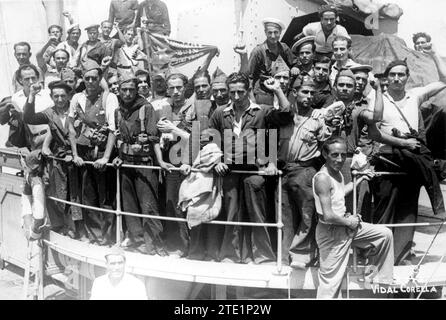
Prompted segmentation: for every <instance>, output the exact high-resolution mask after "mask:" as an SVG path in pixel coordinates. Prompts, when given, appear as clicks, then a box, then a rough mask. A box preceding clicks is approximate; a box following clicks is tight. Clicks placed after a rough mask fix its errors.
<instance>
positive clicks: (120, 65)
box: [116, 64, 132, 69]
mask: <svg viewBox="0 0 446 320" xmlns="http://www.w3.org/2000/svg"><path fill="white" fill-rule="evenodd" d="M116 67H117V68H119V69H131V68H132V67H131V66H123V65H122V64H119V65H117V66H116Z"/></svg>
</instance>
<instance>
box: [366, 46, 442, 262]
mask: <svg viewBox="0 0 446 320" xmlns="http://www.w3.org/2000/svg"><path fill="white" fill-rule="evenodd" d="M424 52H425V53H426V54H428V55H430V56H431V57H432V58H433V60H434V63H435V64H436V66H437V69H438V75H439V79H440V81H436V82H432V83H430V84H428V85H426V86H424V87H418V88H413V89H410V90H407V89H406V83H407V80H408V78H409V66H408V65H407V62H406V61H404V60H395V61H393V62H391V63H390V64H389V65H388V66H387V68H386V70H385V72H384V74H385V75H386V76H387V79H388V81H389V88H388V91H387V92H386V93H385V94H384V95H383V102H384V114H383V119H382V121H381V122H380V123H379V129H380V135H385V136H384V138H385V139H382V141H381V142H382V144H381V145H380V147H379V152H380V154H381V156H382V157H384V158H387V159H388V160H390V161H392V162H394V163H396V164H398V165H399V166H400V167H399V168H395V167H394V166H389V165H388V162H387V163H383V162H379V163H377V166H376V169H377V170H380V171H389V170H390V171H401V170H403V171H405V170H407V171H408V172H409V175H407V176H406V177H400V178H398V179H397V178H396V177H392V176H390V177H382V182H381V183H382V184H386V187H387V189H385V190H387V192H386V194H384V193H380V194H376V195H375V198H376V201H377V203H378V205H379V206H380V208H383V210H381V211H379V212H375V216H376V218H377V219H379V220H380V221H382V222H384V223H388V222H390V223H402V222H404V223H413V222H416V220H417V215H418V196H419V192H420V182H419V181H425V182H424V183H425V184H427V186H426V191H427V192H428V194H429V197H430V200H431V203H432V210H433V212H434V214H441V213H444V210H445V209H444V203H443V198H442V195H441V191H440V189H439V186H438V179H437V178H436V175H435V173H432V164H433V159H432V157H431V154H430V150H428V149H427V147H426V145H425V130H424V123H423V119H422V116H421V114H420V105H421V103H423V102H424V101H426V100H428V99H429V98H430V97H432V96H434V95H436V94H437V93H438V92H440V91H441V90H443V89H444V88H446V68H445V65H444V63H443V62H442V60H441V58H440V57H439V56H438V54H437V53H436V52H435V51H434V49H433V48H430V49H425V50H424ZM372 138H373V139H376V137H372ZM409 159H418V161H421V163H424V161H427V165H426V166H425V167H424V170H423V174H420V172H419V171H418V168H419V164H420V162H418V165H412V166H410V165H409V164H410V163H411V162H410V161H409ZM423 159H424V160H423ZM408 161H409V162H408ZM429 164H430V165H429ZM408 166H409V167H408ZM416 181H418V183H416ZM376 190H384V185H381V187H380V188H377V189H376ZM392 194H393V195H395V194H397V195H398V196H397V197H396V198H395V196H391V195H392ZM393 210H395V211H394V212H395V213H394V215H393V218H392V216H391V215H389V213H390V212H392V211H393ZM413 235H414V228H413V227H404V228H396V230H395V231H394V238H395V257H397V258H396V261H397V262H399V261H401V260H402V259H405V258H406V257H407V255H408V254H409V253H410V249H411V246H412V241H413Z"/></svg>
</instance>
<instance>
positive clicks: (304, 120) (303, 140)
mask: <svg viewBox="0 0 446 320" xmlns="http://www.w3.org/2000/svg"><path fill="white" fill-rule="evenodd" d="M314 93H315V83H314V81H313V79H312V78H311V77H309V76H308V75H306V76H299V77H298V78H297V79H296V81H295V82H294V83H293V87H292V95H293V96H294V103H293V104H292V106H291V110H292V112H293V116H292V117H290V119H289V122H288V123H287V124H285V125H283V126H281V127H280V141H279V148H278V158H279V169H281V170H283V172H284V177H283V180H282V186H283V191H284V192H283V194H282V208H283V212H282V215H283V223H284V229H283V240H282V259H283V263H284V264H285V265H291V267H293V268H298V269H304V268H305V267H306V266H308V265H309V264H310V263H311V262H314V258H315V251H316V243H315V240H314V236H315V227H316V216H315V207H314V197H313V192H312V184H311V183H312V178H313V176H314V175H315V174H316V171H317V170H318V169H319V166H320V164H319V162H318V158H319V157H320V155H321V151H320V145H321V142H323V141H325V140H326V139H328V138H329V137H330V135H331V129H330V128H329V127H328V126H327V125H326V124H325V121H324V118H323V117H322V116H314V115H313V108H312V105H313V96H314ZM297 221H298V223H297Z"/></svg>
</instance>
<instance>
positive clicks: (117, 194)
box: [116, 168, 122, 246]
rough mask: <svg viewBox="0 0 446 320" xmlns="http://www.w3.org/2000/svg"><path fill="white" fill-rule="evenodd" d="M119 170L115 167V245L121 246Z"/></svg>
mask: <svg viewBox="0 0 446 320" xmlns="http://www.w3.org/2000/svg"><path fill="white" fill-rule="evenodd" d="M120 175H121V170H120V169H119V168H117V169H116V245H117V246H121V230H122V214H121V176H120Z"/></svg>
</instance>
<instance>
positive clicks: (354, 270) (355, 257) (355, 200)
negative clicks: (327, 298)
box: [347, 171, 358, 286]
mask: <svg viewBox="0 0 446 320" xmlns="http://www.w3.org/2000/svg"><path fill="white" fill-rule="evenodd" d="M352 176H353V215H356V214H357V213H358V208H357V205H358V204H357V199H356V194H357V191H356V187H357V183H358V180H357V178H358V175H357V172H356V171H353V172H352ZM353 272H354V273H357V272H358V256H357V251H356V248H353ZM347 286H348V284H347Z"/></svg>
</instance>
